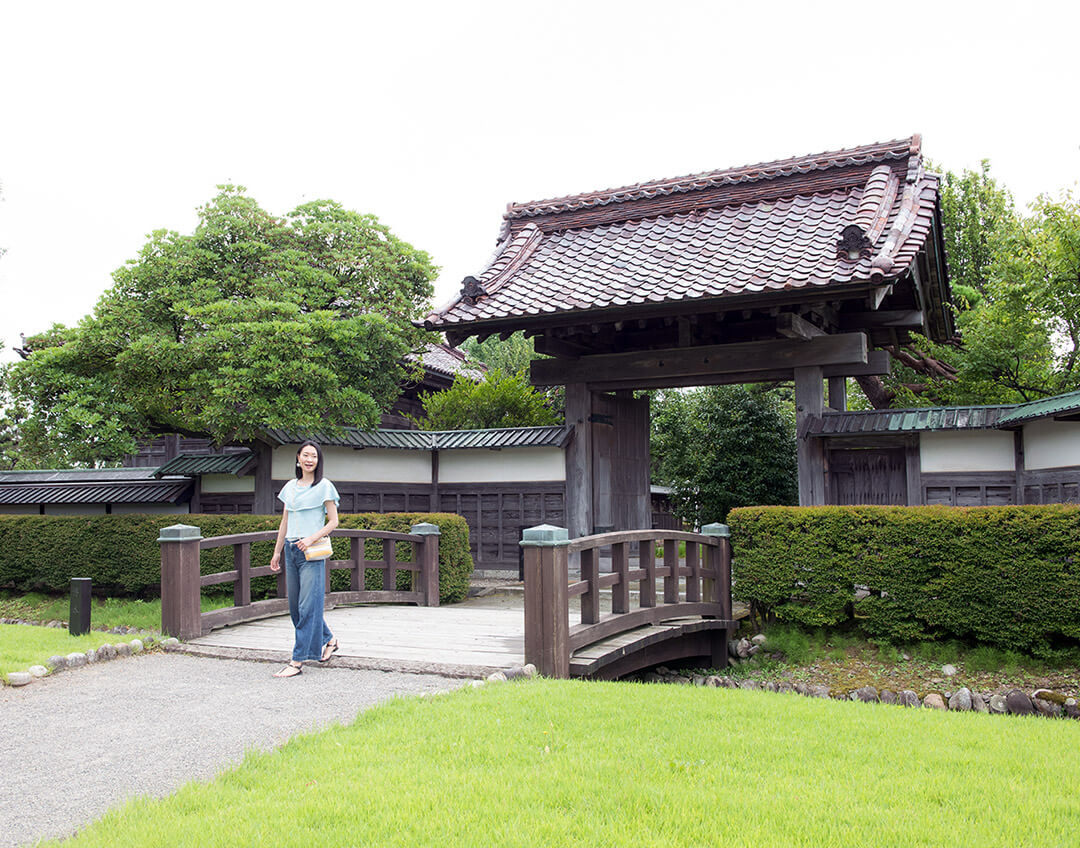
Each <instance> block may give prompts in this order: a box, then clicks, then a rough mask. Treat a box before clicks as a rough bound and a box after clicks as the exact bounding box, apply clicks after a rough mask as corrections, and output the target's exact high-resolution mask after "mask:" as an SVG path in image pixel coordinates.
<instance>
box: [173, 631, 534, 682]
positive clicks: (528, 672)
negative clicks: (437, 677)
mask: <svg viewBox="0 0 1080 848" xmlns="http://www.w3.org/2000/svg"><path fill="white" fill-rule="evenodd" d="M165 641H166V642H168V641H169V640H168V639H166V640H165ZM177 644H179V642H178V643H177ZM521 670H522V671H523V672H524V673H525V676H526V677H536V666H535V665H533V664H532V663H525V665H523V666H522V667H521Z"/></svg>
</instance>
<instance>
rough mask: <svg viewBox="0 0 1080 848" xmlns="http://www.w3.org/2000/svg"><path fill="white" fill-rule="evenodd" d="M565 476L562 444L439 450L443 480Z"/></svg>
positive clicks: (532, 479) (501, 480)
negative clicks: (537, 446) (542, 446)
mask: <svg viewBox="0 0 1080 848" xmlns="http://www.w3.org/2000/svg"><path fill="white" fill-rule="evenodd" d="M565 479H566V461H565V459H564V458H563V451H562V448H551V447H545V448H504V449H503V450H498V451H495V450H448V451H441V452H440V453H439V482H440V483H515V482H541V481H544V482H547V481H553V480H565Z"/></svg>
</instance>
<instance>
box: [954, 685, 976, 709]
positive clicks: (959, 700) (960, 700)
mask: <svg viewBox="0 0 1080 848" xmlns="http://www.w3.org/2000/svg"><path fill="white" fill-rule="evenodd" d="M949 709H950V710H957V711H959V712H968V711H969V710H971V690H970V689H968V688H967V687H966V686H961V687H960V688H959V689H957V690H956V691H955V692H954V693H953V694H952V697H951V698H949Z"/></svg>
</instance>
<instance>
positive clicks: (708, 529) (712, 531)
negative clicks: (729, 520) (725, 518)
mask: <svg viewBox="0 0 1080 848" xmlns="http://www.w3.org/2000/svg"><path fill="white" fill-rule="evenodd" d="M701 534H702V535H703V536H730V535H731V528H729V527H728V526H727V525H726V524H717V523H716V522H714V523H712V524H706V525H705V526H704V527H702V528H701Z"/></svg>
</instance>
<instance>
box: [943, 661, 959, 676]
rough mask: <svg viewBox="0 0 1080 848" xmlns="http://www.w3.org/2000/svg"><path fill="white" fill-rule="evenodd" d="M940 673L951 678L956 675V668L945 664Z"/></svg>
mask: <svg viewBox="0 0 1080 848" xmlns="http://www.w3.org/2000/svg"><path fill="white" fill-rule="evenodd" d="M941 673H942V674H944V675H945V676H946V677H952V676H953V675H955V674H956V666H955V665H951V664H949V663H946V664H945V665H943V666H942V667H941Z"/></svg>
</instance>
